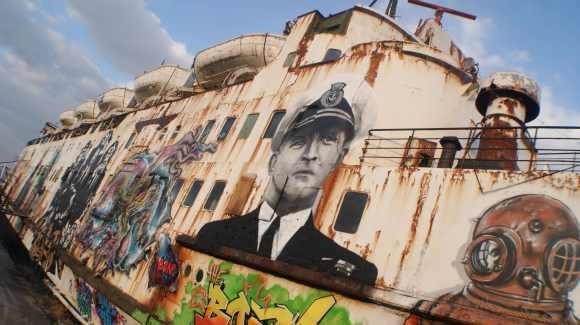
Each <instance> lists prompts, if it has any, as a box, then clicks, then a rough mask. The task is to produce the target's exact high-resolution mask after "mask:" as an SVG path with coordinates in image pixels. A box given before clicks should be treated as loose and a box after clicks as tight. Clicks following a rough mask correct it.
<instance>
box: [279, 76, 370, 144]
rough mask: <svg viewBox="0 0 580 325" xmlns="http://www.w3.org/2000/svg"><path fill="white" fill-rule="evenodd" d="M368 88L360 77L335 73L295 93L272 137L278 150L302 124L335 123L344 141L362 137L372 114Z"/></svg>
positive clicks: (311, 125)
mask: <svg viewBox="0 0 580 325" xmlns="http://www.w3.org/2000/svg"><path fill="white" fill-rule="evenodd" d="M375 106H376V105H375V101H374V96H373V94H372V89H371V88H370V86H369V85H368V83H367V82H366V81H365V80H364V79H362V78H356V77H351V76H348V77H336V78H333V79H330V80H326V81H324V82H320V83H319V85H318V86H317V87H315V89H313V90H310V91H307V92H306V93H303V94H300V95H298V96H297V99H296V100H295V101H294V102H293V103H292V104H290V105H289V106H288V109H287V112H286V115H285V116H284V118H283V119H282V121H281V122H280V127H279V128H278V131H277V132H276V135H275V136H274V138H273V139H272V150H273V151H278V149H280V145H281V144H282V142H283V140H284V138H285V136H286V135H287V134H289V133H290V132H291V131H294V130H298V129H300V128H305V127H315V128H320V127H325V126H330V127H339V128H342V129H344V130H345V131H346V135H347V139H346V141H345V145H349V144H350V142H352V141H353V140H355V139H358V138H361V137H364V136H365V135H366V133H367V132H368V130H369V129H370V123H372V120H373V117H374V114H375Z"/></svg>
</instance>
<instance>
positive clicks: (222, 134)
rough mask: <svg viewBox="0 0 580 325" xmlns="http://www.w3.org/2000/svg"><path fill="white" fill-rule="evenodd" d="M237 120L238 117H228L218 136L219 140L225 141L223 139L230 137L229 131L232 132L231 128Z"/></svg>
mask: <svg viewBox="0 0 580 325" xmlns="http://www.w3.org/2000/svg"><path fill="white" fill-rule="evenodd" d="M235 121H236V118H235V117H233V116H230V117H228V118H226V121H225V122H224V126H223V127H222V130H221V131H220V133H219V134H218V137H217V140H218V141H223V140H225V138H227V137H228V133H230V129H231V128H232V126H233V125H234V122H235Z"/></svg>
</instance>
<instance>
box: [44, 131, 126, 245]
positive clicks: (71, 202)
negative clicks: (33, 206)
mask: <svg viewBox="0 0 580 325" xmlns="http://www.w3.org/2000/svg"><path fill="white" fill-rule="evenodd" d="M112 134H113V133H112V132H108V133H107V134H105V136H104V137H103V138H102V139H101V140H100V141H99V143H98V144H97V145H96V146H93V145H92V143H91V142H90V141H89V142H87V143H86V145H85V146H84V147H83V149H82V150H81V152H80V154H79V156H78V158H77V159H76V160H75V162H74V163H73V164H72V165H71V166H69V167H68V168H67V169H66V171H65V172H64V174H63V175H62V177H61V183H60V187H59V188H58V190H57V191H56V193H55V195H54V197H53V199H52V201H51V203H50V205H49V207H48V209H47V211H46V213H44V216H43V217H42V218H41V220H40V222H39V226H40V227H41V229H42V230H43V232H44V233H45V234H51V235H53V236H56V239H57V242H59V244H61V245H62V246H65V247H66V246H68V244H70V239H71V238H69V237H70V235H71V234H72V231H71V229H72V228H73V227H74V226H73V224H74V222H75V221H76V220H77V219H78V218H80V217H81V216H82V214H83V212H84V210H85V208H86V207H87V206H88V205H89V203H90V201H91V199H92V198H93V196H94V194H95V192H96V190H97V188H98V187H99V185H100V183H101V180H102V179H103V177H104V176H105V173H106V168H107V166H108V163H109V161H110V160H111V158H112V157H113V155H114V154H115V152H116V151H117V142H116V141H115V142H112ZM65 234H66V235H65ZM53 240H54V239H53Z"/></svg>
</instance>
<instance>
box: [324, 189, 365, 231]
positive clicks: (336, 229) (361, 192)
mask: <svg viewBox="0 0 580 325" xmlns="http://www.w3.org/2000/svg"><path fill="white" fill-rule="evenodd" d="M351 193H353V194H364V195H365V196H366V198H365V201H364V207H363V209H362V211H361V212H360V217H358V221H357V223H356V227H354V230H353V231H352V232H350V231H345V229H344V228H342V227H344V224H342V225H339V227H341V228H342V229H338V228H337V224H339V221H340V220H342V219H343V218H341V211H342V209H343V207H344V204H345V202H346V199H347V196H348V195H349V194H351ZM369 197H370V195H369V193H367V192H364V191H353V190H345V191H344V192H343V194H342V199H341V200H340V205H339V208H338V211H337V214H336V220H335V222H334V224H333V226H332V229H334V230H335V231H338V232H341V233H345V234H351V235H352V234H356V233H357V232H358V229H359V227H360V223H361V221H362V218H363V217H364V214H365V211H366V210H367V208H368V204H369ZM345 213H348V211H347V212H345ZM349 217H350V216H349Z"/></svg>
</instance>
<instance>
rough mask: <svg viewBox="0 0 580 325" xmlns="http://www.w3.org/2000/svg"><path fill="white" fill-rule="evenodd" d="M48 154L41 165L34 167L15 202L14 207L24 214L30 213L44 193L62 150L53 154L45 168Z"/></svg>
mask: <svg viewBox="0 0 580 325" xmlns="http://www.w3.org/2000/svg"><path fill="white" fill-rule="evenodd" d="M47 153H48V151H47V152H45V153H44V155H43V156H42V158H41V159H40V161H39V163H38V164H37V165H36V167H34V169H33V171H32V173H31V174H30V175H29V176H28V178H27V179H26V181H25V182H24V185H23V186H22V189H21V190H20V192H19V193H18V196H17V197H16V200H15V201H14V206H16V207H18V208H19V210H20V211H22V212H28V210H29V209H30V207H31V206H32V205H33V204H34V201H35V200H36V198H38V196H40V195H41V194H42V193H44V189H45V184H44V183H45V181H46V179H47V177H48V175H49V174H50V172H51V171H52V168H53V167H54V165H55V164H56V162H57V161H58V158H59V156H60V150H57V151H56V152H55V153H54V154H53V156H52V158H51V160H50V162H49V163H48V164H47V165H46V166H44V165H42V163H43V161H44V158H45V156H46V154H47Z"/></svg>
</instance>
